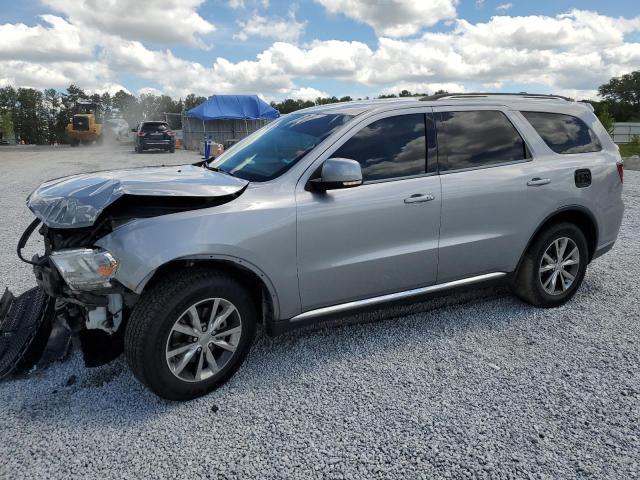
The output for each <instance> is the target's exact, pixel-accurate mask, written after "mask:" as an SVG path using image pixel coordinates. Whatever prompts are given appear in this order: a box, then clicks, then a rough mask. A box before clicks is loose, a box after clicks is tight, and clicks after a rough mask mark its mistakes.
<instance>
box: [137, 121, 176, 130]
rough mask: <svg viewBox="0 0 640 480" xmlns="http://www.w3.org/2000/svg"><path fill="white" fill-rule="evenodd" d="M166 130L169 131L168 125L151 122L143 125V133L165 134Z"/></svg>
mask: <svg viewBox="0 0 640 480" xmlns="http://www.w3.org/2000/svg"><path fill="white" fill-rule="evenodd" d="M165 130H169V126H168V125H167V124H166V123H161V122H150V123H143V124H142V131H143V132H164V131H165Z"/></svg>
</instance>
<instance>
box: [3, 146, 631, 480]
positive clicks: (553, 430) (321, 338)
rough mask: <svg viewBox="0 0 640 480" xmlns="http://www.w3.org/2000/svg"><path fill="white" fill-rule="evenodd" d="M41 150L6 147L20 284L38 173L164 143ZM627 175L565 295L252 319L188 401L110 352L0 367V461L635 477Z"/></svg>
mask: <svg viewBox="0 0 640 480" xmlns="http://www.w3.org/2000/svg"><path fill="white" fill-rule="evenodd" d="M44 152H45V151H44V150H40V151H34V152H31V151H25V153H24V154H21V155H16V154H13V153H11V152H5V151H3V150H0V194H1V195H2V207H3V208H2V211H0V215H1V217H0V218H1V219H2V225H3V226H4V228H3V229H2V231H1V232H0V240H1V241H2V245H3V246H4V247H5V248H3V249H2V251H1V252H0V262H1V265H2V267H3V271H4V272H5V275H6V276H5V283H9V284H11V286H12V287H14V288H16V290H18V291H21V290H24V289H26V288H28V287H29V286H31V285H32V281H31V278H30V274H29V272H28V269H27V268H26V267H25V266H23V265H21V264H19V263H18V262H17V261H16V260H15V259H14V253H13V248H14V245H15V243H16V240H17V237H18V235H19V234H20V233H21V231H22V228H23V227H24V226H26V224H27V223H28V219H29V216H28V215H27V211H26V208H25V207H24V197H25V196H26V195H27V194H28V193H29V191H30V190H31V189H32V188H34V187H35V186H36V184H37V183H38V182H39V181H40V180H43V179H45V178H48V177H52V176H56V175H62V174H66V173H71V172H74V171H80V170H91V169H95V168H96V167H113V166H118V165H123V166H124V165H130V164H142V163H157V162H156V158H160V159H162V160H164V159H165V158H168V156H167V157H155V158H154V157H153V156H151V155H148V156H146V155H145V156H135V155H132V154H131V155H130V154H128V153H127V152H124V151H122V152H120V151H118V152H115V153H109V152H108V151H105V152H100V153H98V154H96V155H93V152H94V151H93V150H91V151H90V150H88V149H84V150H77V151H71V150H59V151H55V152H51V151H49V150H47V151H46V155H45V154H44ZM89 152H91V153H92V155H93V157H92V158H93V159H92V160H91V161H90V162H87V161H84V158H83V156H84V154H88V153H89ZM12 155H13V156H12ZM182 155H189V154H184V153H182ZM186 158H188V159H192V158H194V157H193V155H191V156H188V157H185V159H186ZM81 162H82V163H81ZM18 166H20V168H17V167H18ZM625 190H626V191H625V203H626V205H627V210H626V214H625V219H624V224H623V227H622V231H621V232H620V237H619V240H618V243H617V244H616V246H615V248H614V249H613V250H612V251H611V252H610V253H609V254H608V255H606V256H605V257H603V258H600V259H598V260H596V261H595V262H594V263H593V264H592V265H591V266H590V267H589V270H588V273H587V276H586V279H585V282H584V285H583V287H582V288H581V289H580V291H579V292H578V294H577V295H576V297H575V298H574V300H573V301H572V302H570V303H569V304H568V305H565V306H564V307H562V308H558V309H555V310H538V309H535V308H532V307H529V306H526V305H523V304H522V303H520V302H519V301H517V300H516V299H515V298H513V297H511V296H509V295H505V294H504V292H502V291H500V290H482V291H479V292H476V293H471V294H465V295H455V296H449V297H446V298H444V299H439V300H434V301H431V302H425V303H421V304H417V305H412V306H406V307H395V308H392V309H387V310H383V311H380V312H375V313H372V314H369V315H367V318H366V320H370V322H369V323H367V324H348V325H343V326H338V327H332V328H321V329H316V330H307V331H302V332H297V333H292V334H287V335H283V336H280V337H277V338H273V339H272V338H267V337H264V336H260V338H259V339H258V341H257V343H256V345H255V347H254V348H253V350H252V352H251V354H250V356H249V359H248V361H247V363H246V364H245V365H244V366H243V368H242V369H241V370H240V371H239V372H238V374H236V376H235V377H234V378H233V379H232V380H231V381H230V382H229V383H227V384H226V385H225V386H224V387H222V388H221V389H220V390H218V391H216V392H214V393H212V394H210V395H209V396H207V397H205V398H201V399H199V400H195V401H193V402H190V403H183V404H178V403H170V402H166V401H162V400H159V399H158V398H156V397H155V396H154V395H153V394H151V393H149V392H148V391H147V390H145V389H144V388H143V387H142V386H141V385H139V384H138V383H137V382H136V381H135V379H134V378H133V376H132V375H131V374H130V373H129V372H128V370H127V369H126V365H125V364H124V362H123V361H122V360H119V361H116V362H114V363H112V364H110V365H108V366H105V367H101V368H97V369H92V370H86V369H84V368H83V366H82V362H81V359H80V358H78V357H77V356H76V357H73V358H72V359H71V360H70V361H68V362H66V363H64V364H56V365H53V366H51V367H50V368H48V369H47V370H45V371H40V372H35V373H33V374H32V375H30V376H29V377H27V378H20V379H14V380H11V381H8V382H5V383H3V384H1V385H0V425H1V426H2V428H0V458H1V459H2V460H1V462H0V478H15V477H25V478H29V477H36V478H95V477H100V478H105V479H108V478H142V477H156V478H161V477H164V478H177V477H179V478H186V477H191V478H193V477H205V478H263V479H264V478H301V479H302V478H304V479H306V478H349V479H355V478H367V479H368V478H383V477H384V478H434V477H448V478H467V477H468V478H474V477H479V478H523V477H524V478H527V477H532V478H563V479H571V478H633V477H636V478H637V477H638V476H639V475H640V460H639V459H640V426H639V424H640V368H639V366H640V353H639V346H640V323H639V312H640V299H639V298H638V287H637V286H634V285H635V280H636V279H637V278H640V260H639V258H638V251H639V247H640V235H639V232H640V173H638V172H626V173H625ZM383 318H384V320H381V319H383ZM350 320H357V318H351V319H350Z"/></svg>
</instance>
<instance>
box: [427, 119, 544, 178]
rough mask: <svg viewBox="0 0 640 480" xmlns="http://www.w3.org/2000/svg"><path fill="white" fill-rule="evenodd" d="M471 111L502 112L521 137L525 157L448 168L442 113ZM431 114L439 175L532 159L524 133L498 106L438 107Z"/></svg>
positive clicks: (446, 139) (502, 165)
mask: <svg viewBox="0 0 640 480" xmlns="http://www.w3.org/2000/svg"><path fill="white" fill-rule="evenodd" d="M473 111H487V112H500V113H502V114H503V115H504V116H505V118H506V119H507V121H508V122H509V123H510V124H511V126H512V127H513V129H514V130H515V131H516V132H517V133H518V135H519V136H520V138H521V139H522V142H523V144H524V149H525V152H524V153H525V158H523V159H521V160H512V161H508V162H498V163H491V164H488V165H478V166H475V167H466V168H454V169H449V161H448V156H447V148H446V145H447V141H448V132H447V128H446V126H445V124H444V122H442V117H443V114H444V113H447V112H473ZM433 116H434V128H435V131H436V138H437V162H438V174H439V175H447V174H450V173H459V172H470V171H473V170H484V169H486V168H495V167H505V166H509V165H517V164H519V163H527V162H531V161H532V160H533V155H532V150H531V147H530V146H529V142H528V141H527V139H526V137H525V135H523V134H522V132H521V131H520V129H519V128H518V126H517V125H516V124H515V123H513V121H512V119H511V118H509V115H507V114H506V112H505V111H504V110H502V109H500V108H477V107H474V108H453V107H451V108H440V109H437V110H435V111H434V112H433Z"/></svg>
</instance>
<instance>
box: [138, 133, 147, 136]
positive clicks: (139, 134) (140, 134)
mask: <svg viewBox="0 0 640 480" xmlns="http://www.w3.org/2000/svg"><path fill="white" fill-rule="evenodd" d="M145 135H146V134H145V133H144V132H138V136H139V137H144V136H145Z"/></svg>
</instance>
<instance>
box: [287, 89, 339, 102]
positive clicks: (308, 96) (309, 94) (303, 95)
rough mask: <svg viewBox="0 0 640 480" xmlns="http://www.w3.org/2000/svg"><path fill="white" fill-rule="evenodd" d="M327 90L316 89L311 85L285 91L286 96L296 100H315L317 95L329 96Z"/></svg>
mask: <svg viewBox="0 0 640 480" xmlns="http://www.w3.org/2000/svg"><path fill="white" fill-rule="evenodd" d="M330 96H331V95H329V94H328V93H327V92H324V91H322V90H318V89H316V88H313V87H302V88H296V89H293V90H291V91H289V92H287V97H289V98H293V99H296V100H315V99H316V98H318V97H330Z"/></svg>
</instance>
